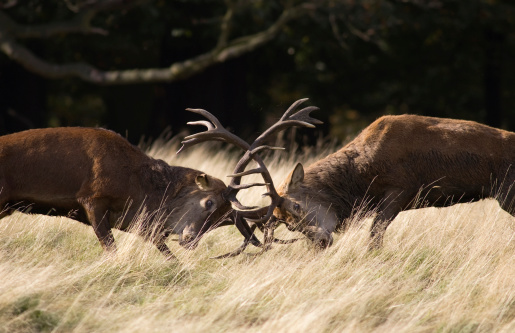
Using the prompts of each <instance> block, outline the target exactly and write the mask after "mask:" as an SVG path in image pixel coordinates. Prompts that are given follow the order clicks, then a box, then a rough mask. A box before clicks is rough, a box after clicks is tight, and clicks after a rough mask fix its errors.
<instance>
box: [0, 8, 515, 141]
mask: <svg viewBox="0 0 515 333" xmlns="http://www.w3.org/2000/svg"><path fill="white" fill-rule="evenodd" d="M0 8H1V9H0V49H1V53H0V134H6V133H10V132H15V131H20V130H24V129H28V128H34V127H47V126H77V125H79V126H102V127H107V128H110V129H113V130H115V131H117V132H119V133H121V134H122V135H127V136H128V137H129V139H130V140H131V141H133V142H137V141H138V140H139V139H140V138H141V137H142V136H145V137H147V138H148V137H153V138H155V137H157V136H159V135H160V134H161V133H163V131H165V130H166V129H171V130H172V132H173V133H178V132H179V131H181V130H182V129H184V128H185V124H186V122H187V121H190V120H192V119H194V118H195V117H194V115H192V114H190V113H188V112H186V111H185V110H184V109H185V108H188V107H193V108H204V109H206V110H208V111H210V112H212V113H213V114H215V115H216V116H218V117H219V119H220V120H221V122H222V123H223V124H226V125H227V126H228V127H230V128H232V129H233V130H234V131H235V132H236V133H237V134H240V135H242V136H243V137H252V136H255V135H256V134H257V133H258V132H259V131H262V130H263V129H264V128H265V127H266V126H267V124H269V123H270V122H271V121H273V120H276V119H277V117H279V116H280V115H281V114H282V113H283V112H284V111H285V110H286V108H287V107H288V106H289V105H290V104H291V103H292V102H293V101H295V100H296V99H298V98H302V97H309V99H310V101H309V103H310V104H312V105H317V106H319V107H320V111H318V112H317V113H316V115H315V116H316V117H317V118H320V119H322V120H323V121H324V123H325V124H324V125H323V126H321V131H322V132H323V133H324V134H325V135H331V136H333V137H337V138H344V137H345V136H347V135H349V134H352V133H354V132H355V131H357V130H359V129H360V128H363V127H364V126H365V125H366V124H368V123H369V122H370V121H372V120H374V119H375V118H377V117H379V116H380V115H384V114H402V113H414V114H422V115H430V116H439V117H452V118H462V119H471V120H475V121H479V122H482V123H486V124H489V125H492V126H496V127H502V128H506V129H509V130H515V79H514V76H515V2H514V1H495V0H488V1H487V0H466V1H464V0H402V1H401V0H399V1H397V0H388V1H387V0H364V1H357V0H342V1H259V0H256V1H250V0H249V1H236V0H234V1H229V0H226V1H208V0H195V1H172V0H168V1H164V0H156V1H141V0H139V1H138V0H133V1H130V0H125V1H121V0H117V1H116V0H104V1H102V0H98V1H95V0H74V1H72V0H63V1H58V0H26V1H24V0H18V1H16V0H0ZM291 10H295V12H294V15H290V16H284V14H285V13H287V14H288V13H291V12H292V11H291ZM283 17H287V18H288V19H287V22H285V23H284V24H282V23H281V24H280V25H279V26H278V27H279V28H278V29H276V30H274V31H271V30H267V29H269V28H270V27H271V26H273V25H274V24H275V23H277V22H278V21H280V19H281V18H283ZM63 27H67V29H64V28H63ZM52 29H54V30H52ZM261 32H266V34H267V35H266V36H267V38H268V39H267V40H266V41H265V42H262V43H261V44H260V45H258V46H256V47H253V46H252V45H251V43H252V41H255V40H258V39H256V38H254V39H252V38H245V36H258V37H259V36H261V35H259V34H260V33H261ZM242 37H243V38H242ZM232 42H234V43H232ZM231 43H232V44H231ZM245 43H247V44H245ZM249 43H250V44H249ZM229 45H230V46H231V47H236V46H240V45H241V46H242V50H243V51H241V52H239V53H238V54H235V53H234V54H230V56H227V57H225V58H224V57H222V56H220V55H221V54H222V52H223V51H227V50H229V48H228V46H229ZM211 50H214V51H215V52H214V53H213V54H216V55H217V56H218V58H217V59H218V60H216V61H213V62H212V63H208V62H206V65H205V66H203V67H202V68H200V69H198V70H186V71H184V72H181V73H180V74H179V75H176V76H173V75H172V76H168V77H164V78H159V77H157V78H156V77H154V76H152V75H150V74H149V75H148V76H145V75H142V76H138V79H137V80H132V81H131V80H127V81H124V80H112V81H109V80H107V79H106V80H98V81H95V80H94V79H92V80H89V79H88V77H87V76H86V79H85V78H84V76H81V75H77V73H74V72H73V71H70V72H67V71H66V70H67V69H68V68H69V67H66V66H68V65H69V64H72V66H70V68H72V67H73V66H75V65H76V64H78V63H80V64H88V66H93V68H95V69H98V70H99V71H102V72H106V73H107V72H110V71H117V70H130V69H140V70H144V69H147V68H158V69H159V68H161V69H163V68H165V69H166V68H168V67H169V66H171V65H172V64H175V63H181V64H184V61H187V60H191V61H192V64H196V63H195V62H196V61H197V62H198V61H199V59H198V56H199V55H202V54H205V53H206V52H210V51H211ZM229 51H230V50H229ZM229 51H227V52H229ZM231 52H232V51H231ZM45 66H46V67H45ZM80 66H81V65H80ZM80 66H79V67H80ZM80 68H82V67H80ZM86 72H87V73H88V74H87V75H92V73H93V72H94V71H89V72H88V71H86ZM90 77H91V76H90ZM106 77H107V76H106Z"/></svg>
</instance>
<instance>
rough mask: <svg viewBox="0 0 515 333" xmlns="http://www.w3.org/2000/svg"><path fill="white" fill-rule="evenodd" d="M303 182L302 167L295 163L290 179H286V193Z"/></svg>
mask: <svg viewBox="0 0 515 333" xmlns="http://www.w3.org/2000/svg"><path fill="white" fill-rule="evenodd" d="M303 181H304V167H303V166H302V164H301V163H297V165H296V166H295V168H294V169H293V171H292V173H291V176H290V179H288V191H290V190H294V189H296V188H298V187H299V186H300V184H302V182H303Z"/></svg>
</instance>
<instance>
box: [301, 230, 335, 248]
mask: <svg viewBox="0 0 515 333" xmlns="http://www.w3.org/2000/svg"><path fill="white" fill-rule="evenodd" d="M303 233H304V234H305V235H306V236H307V237H308V238H309V239H310V240H311V241H312V242H313V244H314V245H315V247H317V248H319V249H321V250H323V249H326V248H328V247H329V246H331V245H332V244H333V236H332V235H331V233H330V232H329V231H327V230H324V229H322V228H318V227H312V226H308V227H306V228H304V230H303Z"/></svg>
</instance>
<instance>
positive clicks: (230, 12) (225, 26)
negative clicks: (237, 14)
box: [216, 0, 236, 49]
mask: <svg viewBox="0 0 515 333" xmlns="http://www.w3.org/2000/svg"><path fill="white" fill-rule="evenodd" d="M225 3H226V5H227V11H226V12H225V15H224V17H223V19H222V24H221V25H220V37H219V38H218V44H217V45H216V48H217V49H221V48H224V47H225V46H227V42H228V41H229V35H230V34H231V27H232V18H233V16H234V8H235V6H236V5H235V3H234V1H232V0H226V1H225Z"/></svg>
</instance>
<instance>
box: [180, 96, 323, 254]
mask: <svg viewBox="0 0 515 333" xmlns="http://www.w3.org/2000/svg"><path fill="white" fill-rule="evenodd" d="M306 100H307V98H304V99H300V100H298V101H296V102H294V103H293V104H292V105H291V106H290V107H289V108H288V110H286V112H285V113H284V114H283V116H282V117H281V118H280V119H279V120H278V121H277V122H276V123H275V124H273V125H272V126H271V127H270V128H268V129H267V130H266V131H265V132H263V133H262V134H261V135H260V136H259V137H258V138H257V139H256V140H255V141H254V142H253V143H252V144H248V143H247V142H245V141H244V140H242V139H241V138H239V137H237V136H236V135H234V134H232V133H230V132H229V131H227V130H226V129H225V128H224V127H223V126H222V125H221V124H220V122H219V121H218V119H217V118H216V117H215V116H213V115H212V114H211V113H209V112H208V111H206V110H202V109H187V110H189V111H192V112H194V113H197V114H200V115H202V116H203V117H205V118H207V119H208V120H209V121H195V122H189V123H188V124H189V125H203V126H205V127H207V131H204V132H200V133H196V134H193V135H190V136H188V137H186V138H184V141H183V142H182V144H183V146H182V147H181V149H180V150H179V151H178V152H177V153H180V152H181V151H182V150H184V149H186V148H188V147H190V146H193V145H196V144H198V143H200V142H204V141H225V142H228V143H231V144H233V145H235V146H237V147H239V148H241V149H242V150H244V151H245V154H244V155H243V157H242V158H241V159H240V161H239V162H238V164H237V165H236V167H235V169H234V172H233V174H232V175H230V176H229V177H232V180H231V183H230V184H229V186H228V187H227V191H226V192H225V193H224V198H225V199H226V200H228V201H229V202H230V203H231V204H232V206H233V208H234V211H233V214H232V219H233V223H235V224H236V227H237V228H238V230H239V231H240V232H241V233H242V234H243V235H244V236H245V241H244V243H243V245H242V246H241V247H240V248H239V249H237V250H236V251H233V252H231V253H228V254H226V255H222V256H220V257H217V258H222V257H230V256H235V255H237V254H239V253H241V252H242V251H243V250H244V249H245V247H246V246H247V244H248V243H249V242H250V243H252V244H254V245H256V246H260V247H263V250H265V251H266V250H267V249H268V244H269V243H270V242H272V241H274V242H278V243H285V242H288V241H281V240H277V239H275V238H273V228H274V226H275V218H274V216H273V212H274V208H275V207H276V206H278V205H279V204H280V203H281V201H282V198H281V197H280V196H279V195H278V194H277V192H276V190H275V187H274V182H273V180H272V177H271V176H270V172H269V171H268V169H267V167H266V165H265V164H264V162H263V160H262V159H261V157H260V156H259V154H258V153H259V152H262V151H263V150H268V149H284V148H278V147H271V146H267V145H265V142H266V141H267V140H268V139H269V138H270V136H271V135H272V134H275V133H277V132H280V131H282V130H284V129H286V128H289V127H310V128H313V127H315V125H316V124H321V123H322V122H321V121H319V120H317V119H314V118H312V117H310V113H311V112H312V111H314V110H318V108H317V107H315V106H308V107H306V108H303V109H301V110H299V111H297V108H298V106H299V105H300V104H302V103H303V102H305V101H306ZM253 160H254V161H255V162H256V163H257V168H254V169H251V170H245V168H246V167H247V166H248V164H249V163H250V162H251V161H253ZM251 174H261V176H262V177H263V179H264V181H265V183H254V184H241V178H242V177H243V176H247V175H251ZM253 186H266V188H267V192H266V193H265V194H264V195H265V196H269V197H270V198H271V204H270V205H269V206H266V207H261V208H257V207H246V206H244V205H242V204H241V203H240V202H239V201H238V199H237V198H236V194H237V193H238V191H239V190H241V189H247V188H250V187H253ZM246 220H248V221H250V222H252V223H253V226H252V228H251V227H250V226H249V225H248V223H247V222H246ZM256 227H259V228H261V229H262V230H264V231H265V244H264V245H263V244H261V243H260V242H259V241H258V240H257V238H256V237H255V236H254V235H253V232H254V229H255V228H256Z"/></svg>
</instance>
